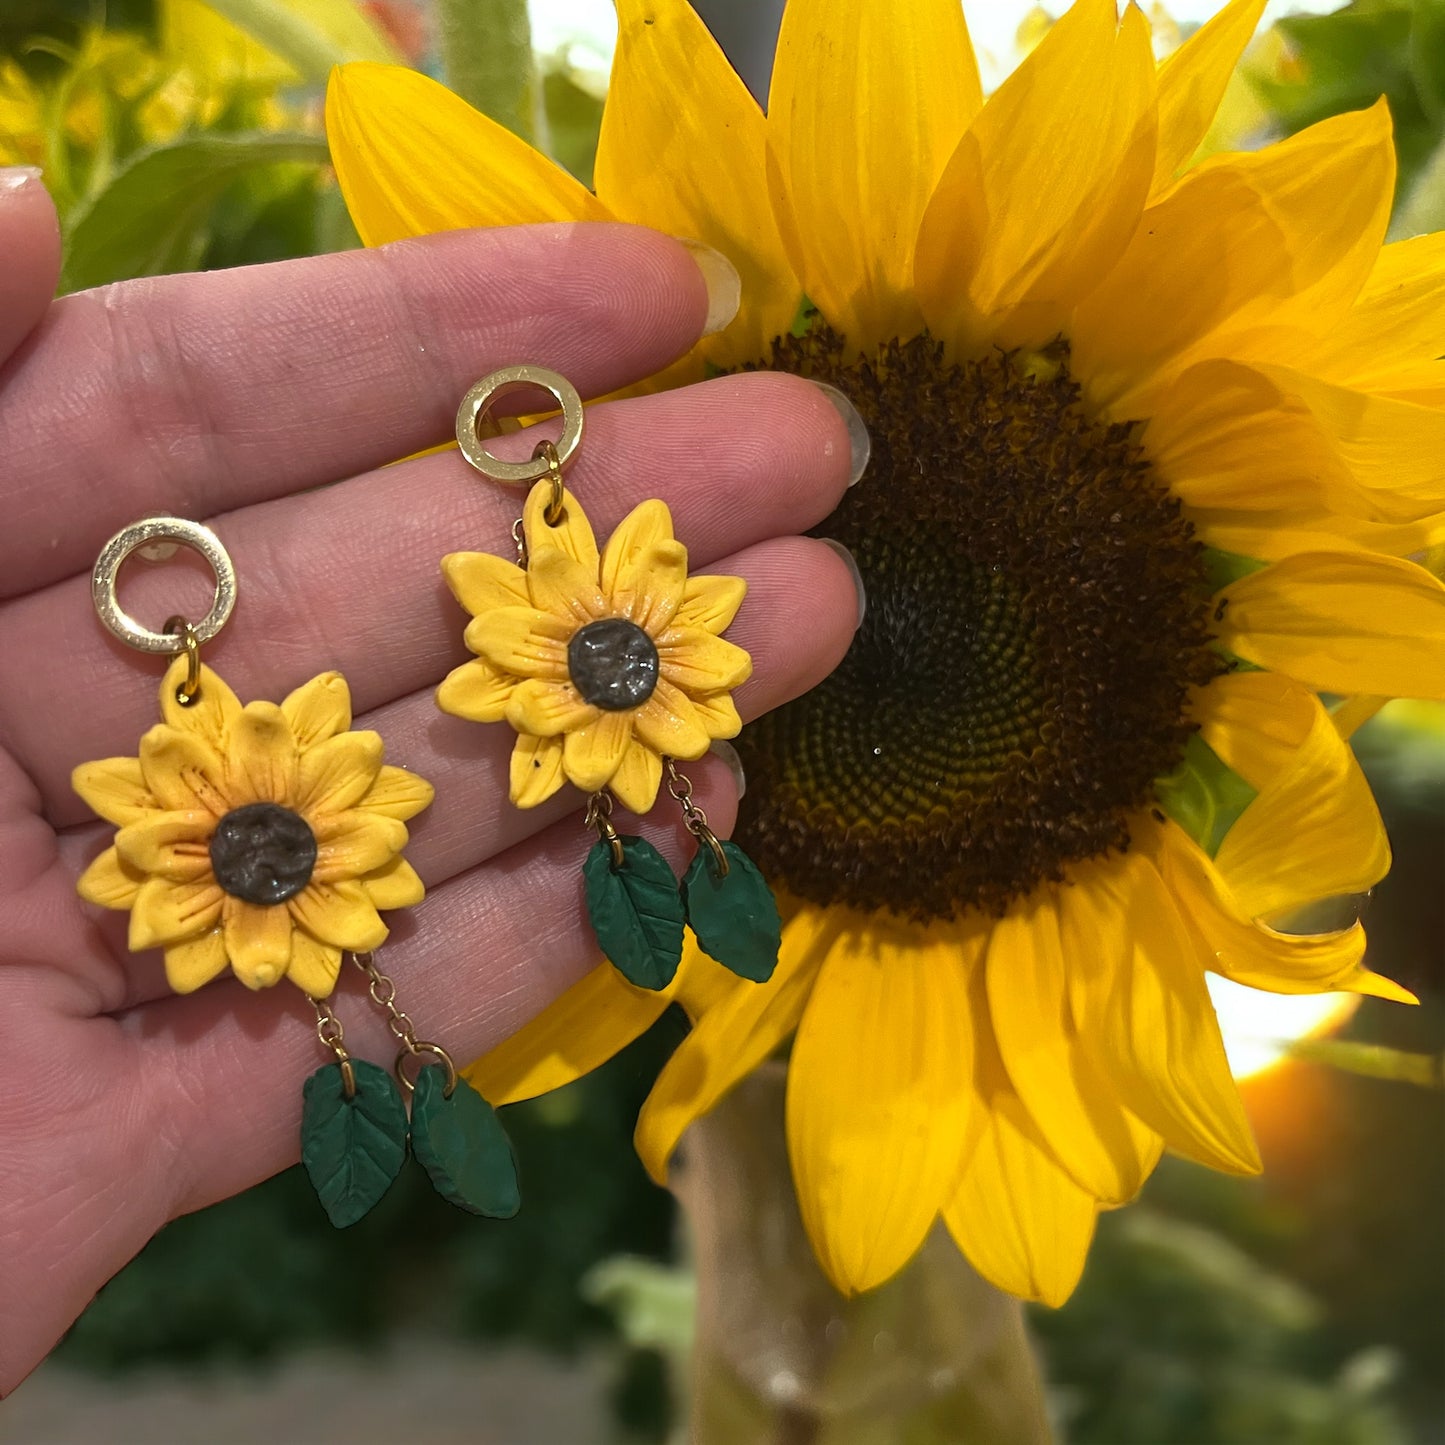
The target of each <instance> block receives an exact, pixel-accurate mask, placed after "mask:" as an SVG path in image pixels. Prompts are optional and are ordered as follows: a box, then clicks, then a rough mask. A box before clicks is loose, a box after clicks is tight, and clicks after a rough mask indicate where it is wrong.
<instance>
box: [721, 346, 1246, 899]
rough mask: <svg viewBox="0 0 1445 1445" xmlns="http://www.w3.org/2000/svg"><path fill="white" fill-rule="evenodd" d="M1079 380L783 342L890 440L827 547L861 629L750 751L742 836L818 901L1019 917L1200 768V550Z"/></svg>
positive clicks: (1057, 357)
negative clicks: (836, 554)
mask: <svg viewBox="0 0 1445 1445" xmlns="http://www.w3.org/2000/svg"><path fill="white" fill-rule="evenodd" d="M1067 363H1068V357H1067V352H1066V350H1065V349H1064V348H1063V347H1062V346H1060V347H1058V348H1056V349H1055V351H1054V352H1053V353H1051V354H1050V355H1048V356H1043V357H1034V358H1032V359H1031V361H1030V363H1029V365H1028V367H1027V369H1025V367H1024V366H1022V365H1021V362H1020V358H1018V357H1017V356H1004V355H1001V354H996V355H994V356H991V357H989V358H987V359H985V360H982V361H968V362H963V363H960V364H957V365H954V364H949V363H946V362H945V361H944V359H943V355H942V348H941V347H940V346H939V345H938V344H937V343H936V342H934V341H932V340H931V339H929V338H927V337H920V338H917V339H915V340H913V341H909V342H906V343H903V344H898V343H893V344H890V345H888V346H886V347H884V348H882V349H881V350H880V352H879V353H878V355H877V356H876V357H873V358H871V359H862V358H860V359H858V360H857V361H856V362H855V363H852V364H848V363H845V362H844V360H843V347H842V342H841V339H840V338H839V337H837V336H836V335H835V334H833V333H831V332H829V331H828V330H827V329H826V328H817V329H814V330H813V331H812V332H811V333H810V334H809V335H807V336H805V337H801V338H798V337H787V338H783V339H781V340H780V341H778V342H776V343H775V354H774V356H773V358H772V363H771V364H772V366H773V367H774V368H775V369H780V370H784V371H791V372H797V373H800V374H802V375H805V376H811V377H814V378H815V379H817V380H819V381H827V382H831V383H833V384H834V385H835V386H838V387H840V388H841V389H842V390H843V391H844V392H845V393H847V395H848V396H849V397H850V398H851V399H852V400H853V402H854V404H855V405H856V406H857V407H858V409H859V411H860V412H861V413H862V415H863V419H864V420H865V421H866V422H867V424H868V427H869V430H870V432H871V433H872V438H873V456H872V461H871V463H870V466H869V470H868V474H867V475H866V476H865V477H864V479H863V481H862V482H861V483H860V485H858V486H857V487H855V488H854V489H853V490H852V491H850V492H849V493H848V495H847V496H846V497H845V499H844V501H843V503H842V505H841V506H840V507H839V508H838V509H837V511H835V512H834V513H833V515H832V516H831V517H829V518H828V520H827V521H826V522H824V523H823V524H822V526H820V527H819V528H818V529H817V531H818V534H819V535H822V536H827V537H833V538H836V539H837V540H838V541H840V542H842V543H844V544H845V545H846V546H848V547H849V548H850V549H851V550H852V552H853V554H854V556H855V557H856V559H857V561H858V566H859V569H860V571H861V572H862V574H863V579H864V582H865V584H866V587H867V592H868V610H867V618H866V620H865V622H864V624H863V626H862V628H861V629H860V631H859V633H858V636H857V638H856V639H855V641H854V643H853V646H852V649H851V650H850V651H849V653H848V656H847V657H846V659H845V660H844V661H843V663H842V665H841V666H840V667H839V668H838V669H837V671H836V672H834V673H833V675H832V676H831V677H830V678H828V680H827V681H826V682H824V683H823V684H822V685H821V686H819V687H817V688H815V689H814V690H813V691H812V692H810V693H808V694H807V695H806V696H804V697H802V698H800V699H798V700H797V701H796V702H793V703H790V704H788V706H786V707H784V708H781V709H779V710H778V711H777V712H774V713H770V714H768V715H767V716H766V717H763V718H761V719H760V720H759V721H758V722H755V723H752V724H750V725H749V726H748V727H747V728H746V729H745V730H744V732H743V735H742V737H741V738H740V739H739V740H738V747H739V750H740V751H741V753H742V756H743V760H744V763H745V765H746V768H747V775H748V789H747V795H746V797H745V799H744V801H743V805H742V815H741V818H740V822H739V828H738V835H739V839H740V841H741V842H742V844H743V846H744V847H745V848H746V849H747V850H748V852H750V853H751V854H752V855H753V856H754V857H755V858H756V859H757V861H758V863H759V864H760V865H761V866H762V867H763V868H764V870H765V871H767V872H768V874H769V875H770V877H771V878H772V879H773V880H774V881H776V882H779V883H781V884H783V885H784V886H786V887H787V888H789V889H791V890H792V891H793V892H794V893H796V894H798V895H799V896H801V897H803V898H806V899H809V900H811V901H813V902H816V903H821V904H833V903H843V904H848V905H851V906H854V907H858V908H863V909H869V910H872V909H879V908H888V909H892V910H894V911H895V912H898V913H901V914H906V915H910V916H913V917H915V918H918V919H923V920H927V919H933V918H944V917H952V916H954V915H956V914H957V913H958V912H959V911H960V910H962V909H965V908H971V907H979V908H983V909H986V910H988V911H991V912H1001V911H1002V910H1003V909H1004V908H1006V907H1007V906H1008V904H1009V903H1010V902H1011V901H1013V900H1014V899H1017V898H1019V897H1021V896H1022V895H1024V894H1026V893H1027V892H1029V891H1030V890H1031V889H1032V888H1034V887H1035V886H1037V885H1038V884H1039V883H1040V882H1042V881H1043V880H1045V879H1058V878H1060V877H1061V876H1062V872H1063V869H1064V867H1065V865H1066V864H1068V863H1070V862H1072V861H1075V860H1079V859H1084V858H1089V857H1093V856H1095V855H1097V854H1100V853H1103V852H1106V851H1107V850H1109V849H1123V848H1126V847H1127V846H1128V842H1129V832H1128V817H1129V815H1130V814H1131V813H1132V812H1133V811H1135V810H1136V809H1138V808H1139V807H1141V806H1144V805H1146V804H1147V803H1148V802H1149V801H1150V800H1151V798H1152V794H1153V787H1154V781H1155V779H1156V778H1158V777H1159V776H1161V775H1162V774H1164V773H1167V772H1169V771H1170V770H1171V769H1172V768H1173V767H1175V765H1176V764H1177V763H1178V762H1179V760H1180V757H1181V756H1182V753H1183V750H1184V747H1185V744H1186V742H1187V741H1188V739H1189V736H1190V734H1191V733H1192V731H1193V725H1192V724H1191V723H1190V722H1189V721H1188V717H1187V704H1188V698H1189V693H1190V689H1191V688H1193V687H1196V686H1199V685H1201V684H1203V683H1205V682H1207V681H1208V680H1209V679H1210V678H1211V677H1213V676H1215V675H1216V673H1217V672H1219V671H1220V670H1221V664H1220V663H1219V661H1218V659H1217V658H1216V656H1215V655H1214V654H1213V653H1212V652H1211V651H1210V649H1209V646H1208V644H1209V636H1210V632H1209V618H1210V612H1209V607H1210V602H1209V589H1208V586H1207V584H1206V582H1205V578H1204V568H1203V562H1202V548H1201V547H1200V545H1199V544H1198V543H1197V542H1196V541H1195V540H1194V538H1193V535H1192V529H1191V527H1190V525H1189V524H1188V523H1187V522H1186V521H1185V520H1184V518H1183V517H1182V516H1181V514H1180V509H1179V505H1178V503H1177V502H1176V501H1175V500H1174V499H1173V498H1172V497H1171V496H1170V495H1169V494H1168V492H1167V491H1166V490H1165V488H1164V487H1163V486H1162V485H1161V484H1160V483H1159V481H1158V480H1157V479H1156V478H1155V476H1154V475H1153V473H1152V471H1151V469H1150V465H1149V463H1148V462H1147V460H1146V459H1145V458H1144V455H1143V453H1142V450H1141V448H1140V446H1139V443H1138V441H1137V438H1136V435H1135V432H1136V428H1134V427H1132V426H1130V425H1127V424H1112V425H1111V424H1106V423H1102V422H1100V421H1098V420H1097V419H1095V418H1094V417H1093V416H1091V415H1090V413H1089V411H1088V410H1087V409H1086V408H1085V406H1084V405H1083V403H1082V401H1081V398H1080V393H1079V388H1078V386H1077V384H1076V383H1075V382H1073V381H1072V380H1071V379H1070V376H1069V372H1068V364H1067Z"/></svg>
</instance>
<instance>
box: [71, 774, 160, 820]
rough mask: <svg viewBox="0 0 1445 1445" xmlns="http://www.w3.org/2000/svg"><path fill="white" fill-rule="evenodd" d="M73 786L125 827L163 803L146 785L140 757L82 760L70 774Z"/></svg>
mask: <svg viewBox="0 0 1445 1445" xmlns="http://www.w3.org/2000/svg"><path fill="white" fill-rule="evenodd" d="M70 786H71V787H72V788H74V789H75V791H76V792H77V793H79V794H80V797H81V798H82V800H83V801H84V802H85V803H86V805H87V806H88V807H90V808H93V809H94V810H95V812H97V813H98V814H99V815H100V816H101V817H102V818H104V819H105V821H106V822H107V823H114V824H116V825H117V827H123V826H124V825H125V824H127V823H134V822H135V821H136V820H137V819H138V818H141V817H143V816H144V815H145V814H146V813H148V812H150V811H152V810H153V809H155V808H158V807H160V806H161V804H160V800H159V799H158V798H157V797H156V796H155V794H153V793H152V792H151V790H150V789H149V788H148V787H146V782H145V775H144V774H143V773H142V772H141V765H140V759H139V758H101V759H100V760H99V761H97V762H94V763H81V764H80V766H79V767H77V768H76V769H75V771H74V772H72V773H71V775H70Z"/></svg>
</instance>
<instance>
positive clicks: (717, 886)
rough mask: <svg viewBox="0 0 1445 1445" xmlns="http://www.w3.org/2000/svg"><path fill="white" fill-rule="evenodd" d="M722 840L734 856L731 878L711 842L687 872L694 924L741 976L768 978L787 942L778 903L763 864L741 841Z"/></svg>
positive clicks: (704, 942) (687, 904) (710, 949)
mask: <svg viewBox="0 0 1445 1445" xmlns="http://www.w3.org/2000/svg"><path fill="white" fill-rule="evenodd" d="M720 846H721V848H722V850H723V854H724V856H725V857H726V858H727V860H728V873H727V877H726V878H719V877H718V868H717V860H716V859H715V858H714V857H713V855H712V849H711V848H699V849H698V850H697V857H695V858H694V859H693V860H692V864H691V866H690V867H689V868H688V870H687V872H686V873H685V874H684V875H683V880H682V902H683V907H684V909H685V910H686V912H687V923H688V927H689V928H691V929H692V931H693V932H694V933H695V934H696V935H697V941H698V944H699V945H700V946H701V948H702V951H703V952H704V953H705V954H707V955H708V956H709V957H710V958H714V959H716V960H717V961H718V962H719V963H720V964H722V966H723V967H724V968H727V969H731V970H732V972H733V973H735V974H737V975H738V977H739V978H747V979H751V980H752V981H753V982H754V983H766V982H767V981H768V980H769V979H770V978H771V977H772V976H773V970H774V969H775V968H776V967H777V966H778V949H779V948H780V947H781V946H782V939H783V924H782V920H781V919H780V918H779V917H778V905H777V904H776V903H775V902H774V901H773V893H772V889H770V888H769V887H768V885H767V883H766V882H765V881H764V879H763V875H762V874H761V873H760V872H758V867H757V864H756V863H754V862H753V860H752V859H751V858H749V857H748V855H747V854H746V853H744V852H743V850H742V849H741V848H739V847H738V845H737V844H736V843H732V842H729V841H727V840H726V839H723V840H721V843H720Z"/></svg>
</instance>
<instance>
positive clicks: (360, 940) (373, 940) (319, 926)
mask: <svg viewBox="0 0 1445 1445" xmlns="http://www.w3.org/2000/svg"><path fill="white" fill-rule="evenodd" d="M288 910H289V911H290V916H291V918H292V919H293V920H295V922H296V924H297V925H298V926H299V927H301V928H304V929H305V930H306V931H307V933H309V934H310V935H311V936H312V937H313V938H316V939H319V940H320V941H321V942H322V943H329V944H332V945H333V946H334V947H336V948H346V949H351V950H354V951H355V952H357V953H364V952H366V950H367V949H371V948H380V947H381V945H382V944H383V943H384V942H385V941H386V934H387V927H386V924H384V923H383V922H382V921H381V918H380V916H379V915H378V913H377V911H376V908H375V906H374V905H373V904H372V901H371V898H370V896H369V895H368V893H367V891H366V888H365V887H364V886H363V885H362V884H361V883H360V882H358V881H357V880H356V879H349V880H347V881H344V882H340V883H318V882H316V881H315V880H314V879H313V880H312V882H311V883H309V884H308V885H307V886H306V887H305V888H303V889H302V890H301V892H300V893H298V894H297V895H296V896H295V897H294V898H292V899H291V900H290V901H289V902H288V903H287V904H286V906H285V907H284V908H278V909H277V910H276V911H277V912H278V913H286V912H287V911H288Z"/></svg>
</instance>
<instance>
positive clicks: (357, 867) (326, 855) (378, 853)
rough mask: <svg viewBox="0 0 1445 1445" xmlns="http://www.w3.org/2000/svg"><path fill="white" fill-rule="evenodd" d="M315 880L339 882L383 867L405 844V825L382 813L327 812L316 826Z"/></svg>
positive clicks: (361, 811) (313, 873) (359, 810)
mask: <svg viewBox="0 0 1445 1445" xmlns="http://www.w3.org/2000/svg"><path fill="white" fill-rule="evenodd" d="M313 831H314V832H315V834H316V866H315V868H314V869H313V870H312V873H311V878H312V881H313V882H316V883H339V882H341V881H342V880H343V879H346V878H359V877H361V875H362V874H363V873H370V872H372V871H373V870H375V869H377V868H381V867H384V866H385V865H386V864H387V863H389V862H391V860H392V859H393V858H394V857H396V855H397V854H398V853H400V852H401V850H402V849H403V848H405V847H406V840H407V831H406V824H405V823H403V822H401V821H400V820H399V819H396V818H388V817H386V816H385V814H382V813H372V812H366V811H363V810H362V809H360V808H352V809H348V810H346V811H344V812H340V813H327V814H326V815H325V817H324V818H318V819H317V821H316V823H315V824H314V825H313Z"/></svg>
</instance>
